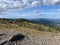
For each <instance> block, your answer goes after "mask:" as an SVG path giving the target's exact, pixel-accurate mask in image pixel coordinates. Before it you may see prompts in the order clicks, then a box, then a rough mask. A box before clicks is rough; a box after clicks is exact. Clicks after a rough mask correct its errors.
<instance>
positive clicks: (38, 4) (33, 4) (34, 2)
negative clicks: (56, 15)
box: [32, 1, 41, 7]
mask: <svg viewBox="0 0 60 45" xmlns="http://www.w3.org/2000/svg"><path fill="white" fill-rule="evenodd" d="M40 5H41V2H40V1H33V2H32V6H33V7H37V6H40Z"/></svg>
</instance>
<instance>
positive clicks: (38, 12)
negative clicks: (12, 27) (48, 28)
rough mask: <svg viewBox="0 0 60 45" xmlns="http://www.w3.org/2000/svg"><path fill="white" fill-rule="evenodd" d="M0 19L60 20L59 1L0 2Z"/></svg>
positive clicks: (7, 0)
mask: <svg viewBox="0 0 60 45" xmlns="http://www.w3.org/2000/svg"><path fill="white" fill-rule="evenodd" d="M0 18H51V19H52V18H53V19H60V0H0Z"/></svg>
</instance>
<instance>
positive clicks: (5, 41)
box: [0, 30, 60, 45]
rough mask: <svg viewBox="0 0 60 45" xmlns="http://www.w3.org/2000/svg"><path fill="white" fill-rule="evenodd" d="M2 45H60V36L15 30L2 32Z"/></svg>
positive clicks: (0, 44) (0, 31) (0, 32)
mask: <svg viewBox="0 0 60 45" xmlns="http://www.w3.org/2000/svg"><path fill="white" fill-rule="evenodd" d="M0 45H60V35H59V34H57V35H53V34H52V35H46V36H41V35H40V34H32V33H30V32H24V31H15V30H0Z"/></svg>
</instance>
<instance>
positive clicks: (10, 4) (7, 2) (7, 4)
mask: <svg viewBox="0 0 60 45" xmlns="http://www.w3.org/2000/svg"><path fill="white" fill-rule="evenodd" d="M41 4H43V5H46V6H47V5H60V0H0V8H2V9H5V10H6V9H7V10H8V9H15V8H19V9H25V8H31V7H38V6H41Z"/></svg>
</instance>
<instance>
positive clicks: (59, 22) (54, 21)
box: [30, 18, 60, 26]
mask: <svg viewBox="0 0 60 45" xmlns="http://www.w3.org/2000/svg"><path fill="white" fill-rule="evenodd" d="M30 21H32V22H35V23H39V24H44V25H48V26H56V25H57V26H60V20H59V19H47V18H40V19H31V20H30Z"/></svg>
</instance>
